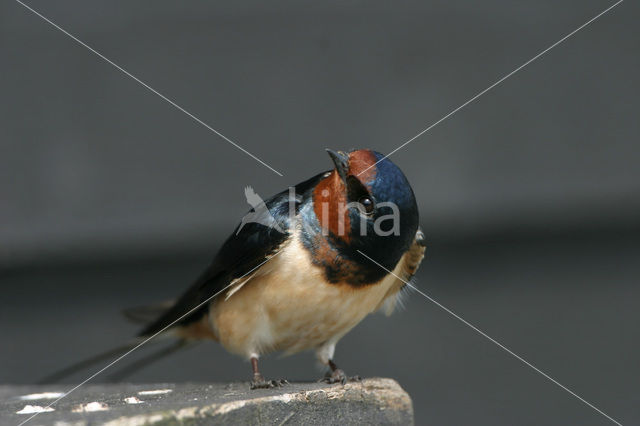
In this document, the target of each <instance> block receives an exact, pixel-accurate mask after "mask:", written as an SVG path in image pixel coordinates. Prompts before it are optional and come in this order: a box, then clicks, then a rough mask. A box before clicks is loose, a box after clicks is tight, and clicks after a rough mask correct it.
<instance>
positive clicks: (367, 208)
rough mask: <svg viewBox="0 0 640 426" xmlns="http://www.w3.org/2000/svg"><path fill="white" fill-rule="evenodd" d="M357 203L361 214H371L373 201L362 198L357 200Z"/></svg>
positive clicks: (368, 198)
mask: <svg viewBox="0 0 640 426" xmlns="http://www.w3.org/2000/svg"><path fill="white" fill-rule="evenodd" d="M358 203H359V204H360V206H361V209H362V212H363V213H365V214H371V213H372V212H373V200H372V199H371V198H370V197H362V198H360V199H359V200H358Z"/></svg>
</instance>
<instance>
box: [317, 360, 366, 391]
mask: <svg viewBox="0 0 640 426" xmlns="http://www.w3.org/2000/svg"><path fill="white" fill-rule="evenodd" d="M328 365H329V368H330V369H331V372H329V371H327V374H326V375H325V376H324V379H323V380H322V381H324V382H326V383H338V382H340V383H342V384H343V385H344V384H346V383H347V381H350V382H359V381H361V380H362V378H361V377H360V376H353V377H347V375H346V374H344V371H342V370H341V369H340V368H338V366H337V365H336V363H335V362H333V360H332V359H330V360H329V362H328Z"/></svg>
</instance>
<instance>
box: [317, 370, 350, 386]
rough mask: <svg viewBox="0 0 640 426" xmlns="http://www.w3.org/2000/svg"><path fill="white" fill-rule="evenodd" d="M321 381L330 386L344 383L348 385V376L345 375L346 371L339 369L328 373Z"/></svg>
mask: <svg viewBox="0 0 640 426" xmlns="http://www.w3.org/2000/svg"><path fill="white" fill-rule="evenodd" d="M321 381H323V382H325V383H329V384H333V383H342V384H343V385H344V384H345V383H347V375H346V374H344V371H342V370H341V369H339V368H337V369H335V370H333V371H332V372H327V374H325V376H324V377H323V378H322V379H321Z"/></svg>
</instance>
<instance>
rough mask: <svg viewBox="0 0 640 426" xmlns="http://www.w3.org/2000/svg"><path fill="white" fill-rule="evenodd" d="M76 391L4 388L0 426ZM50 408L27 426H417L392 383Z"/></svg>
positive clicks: (134, 394) (116, 387)
mask: <svg viewBox="0 0 640 426" xmlns="http://www.w3.org/2000/svg"><path fill="white" fill-rule="evenodd" d="M71 387H72V386H69V385H67V386H53V385H47V386H0V424H2V425H11V424H15V425H18V424H19V423H21V422H23V421H25V420H27V419H28V418H29V417H30V416H32V415H33V413H34V412H35V410H39V409H38V408H37V407H41V408H40V409H44V408H45V407H47V405H49V404H51V403H52V402H53V401H55V399H56V398H58V397H59V396H60V393H62V392H65V391H66V390H68V389H69V388H71ZM51 408H53V411H46V412H41V413H40V414H38V415H37V416H36V417H35V418H33V419H32V420H31V421H30V422H29V423H28V424H31V425H56V426H88V425H95V424H104V425H109V426H134V425H135V426H138V425H140V426H141V425H175V424H189V425H204V424H206V425H212V424H213V425H215V424H259V425H282V424H301V423H304V424H311V425H316V424H317V425H332V424H335V425H337V424H340V425H349V424H372V423H375V424H401V425H409V424H413V407H412V403H411V398H410V397H409V395H408V394H407V393H406V392H405V391H404V390H403V389H402V388H401V387H400V385H398V383H396V382H395V381H394V380H391V379H366V380H363V381H362V382H357V383H348V384H346V385H344V386H342V385H327V384H322V383H291V384H288V385H285V386H283V387H281V388H276V389H258V390H253V391H252V390H250V389H249V385H248V384H247V383H230V384H153V385H133V384H108V385H85V386H83V387H81V388H79V389H78V390H76V391H75V392H73V393H72V394H70V395H69V396H67V397H65V398H63V399H62V400H60V401H59V402H57V403H56V404H55V405H53V406H52V407H51Z"/></svg>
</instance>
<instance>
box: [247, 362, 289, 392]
mask: <svg viewBox="0 0 640 426" xmlns="http://www.w3.org/2000/svg"><path fill="white" fill-rule="evenodd" d="M251 367H252V368H253V380H252V381H251V389H271V388H275V387H277V386H282V385H285V384H287V383H288V382H287V381H286V380H284V379H281V380H265V379H264V376H263V375H262V374H261V373H260V370H259V369H258V357H256V356H252V357H251Z"/></svg>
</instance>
